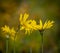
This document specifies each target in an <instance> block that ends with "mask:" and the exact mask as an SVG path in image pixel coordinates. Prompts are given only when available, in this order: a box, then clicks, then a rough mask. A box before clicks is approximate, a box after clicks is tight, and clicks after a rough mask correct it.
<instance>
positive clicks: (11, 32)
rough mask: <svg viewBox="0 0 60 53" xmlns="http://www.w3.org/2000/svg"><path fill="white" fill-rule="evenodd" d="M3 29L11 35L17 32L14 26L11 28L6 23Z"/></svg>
mask: <svg viewBox="0 0 60 53" xmlns="http://www.w3.org/2000/svg"><path fill="white" fill-rule="evenodd" d="M1 29H2V31H4V32H5V33H8V34H10V35H15V33H16V32H15V30H14V28H12V29H10V28H9V26H6V25H5V27H2V28H1Z"/></svg>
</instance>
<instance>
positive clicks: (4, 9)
mask: <svg viewBox="0 0 60 53" xmlns="http://www.w3.org/2000/svg"><path fill="white" fill-rule="evenodd" d="M20 13H23V14H24V13H29V19H35V20H36V21H38V20H39V19H42V20H43V22H45V21H46V20H47V19H48V20H54V22H55V23H54V26H53V27H52V28H51V29H48V30H45V31H44V47H43V48H44V53H60V0H0V53H5V49H6V37H5V34H4V33H3V32H2V30H1V27H2V26H4V25H8V26H10V27H14V28H15V29H17V27H18V24H19V15H20ZM41 41H42V40H41V35H40V33H39V31H34V32H33V33H31V34H30V35H25V34H24V31H19V33H18V34H17V37H16V41H15V43H16V44H15V45H16V53H31V52H32V53H41V45H42V43H41ZM9 53H13V40H12V39H11V38H10V39H9Z"/></svg>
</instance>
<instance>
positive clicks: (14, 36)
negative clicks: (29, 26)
mask: <svg viewBox="0 0 60 53" xmlns="http://www.w3.org/2000/svg"><path fill="white" fill-rule="evenodd" d="M19 29H20V24H19V25H18V28H17V31H16V34H17V32H18V31H19ZM16 34H15V36H14V51H13V53H16V52H15V47H16V46H15V38H16Z"/></svg>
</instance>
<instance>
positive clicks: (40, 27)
mask: <svg viewBox="0 0 60 53" xmlns="http://www.w3.org/2000/svg"><path fill="white" fill-rule="evenodd" d="M53 23H54V21H50V20H48V21H46V22H45V23H44V25H43V23H42V20H41V19H40V24H39V25H38V26H37V27H38V29H39V30H44V29H49V28H51V27H52V26H53Z"/></svg>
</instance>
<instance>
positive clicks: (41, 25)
mask: <svg viewBox="0 0 60 53" xmlns="http://www.w3.org/2000/svg"><path fill="white" fill-rule="evenodd" d="M39 26H40V29H42V28H43V24H42V20H40V25H39Z"/></svg>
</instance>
